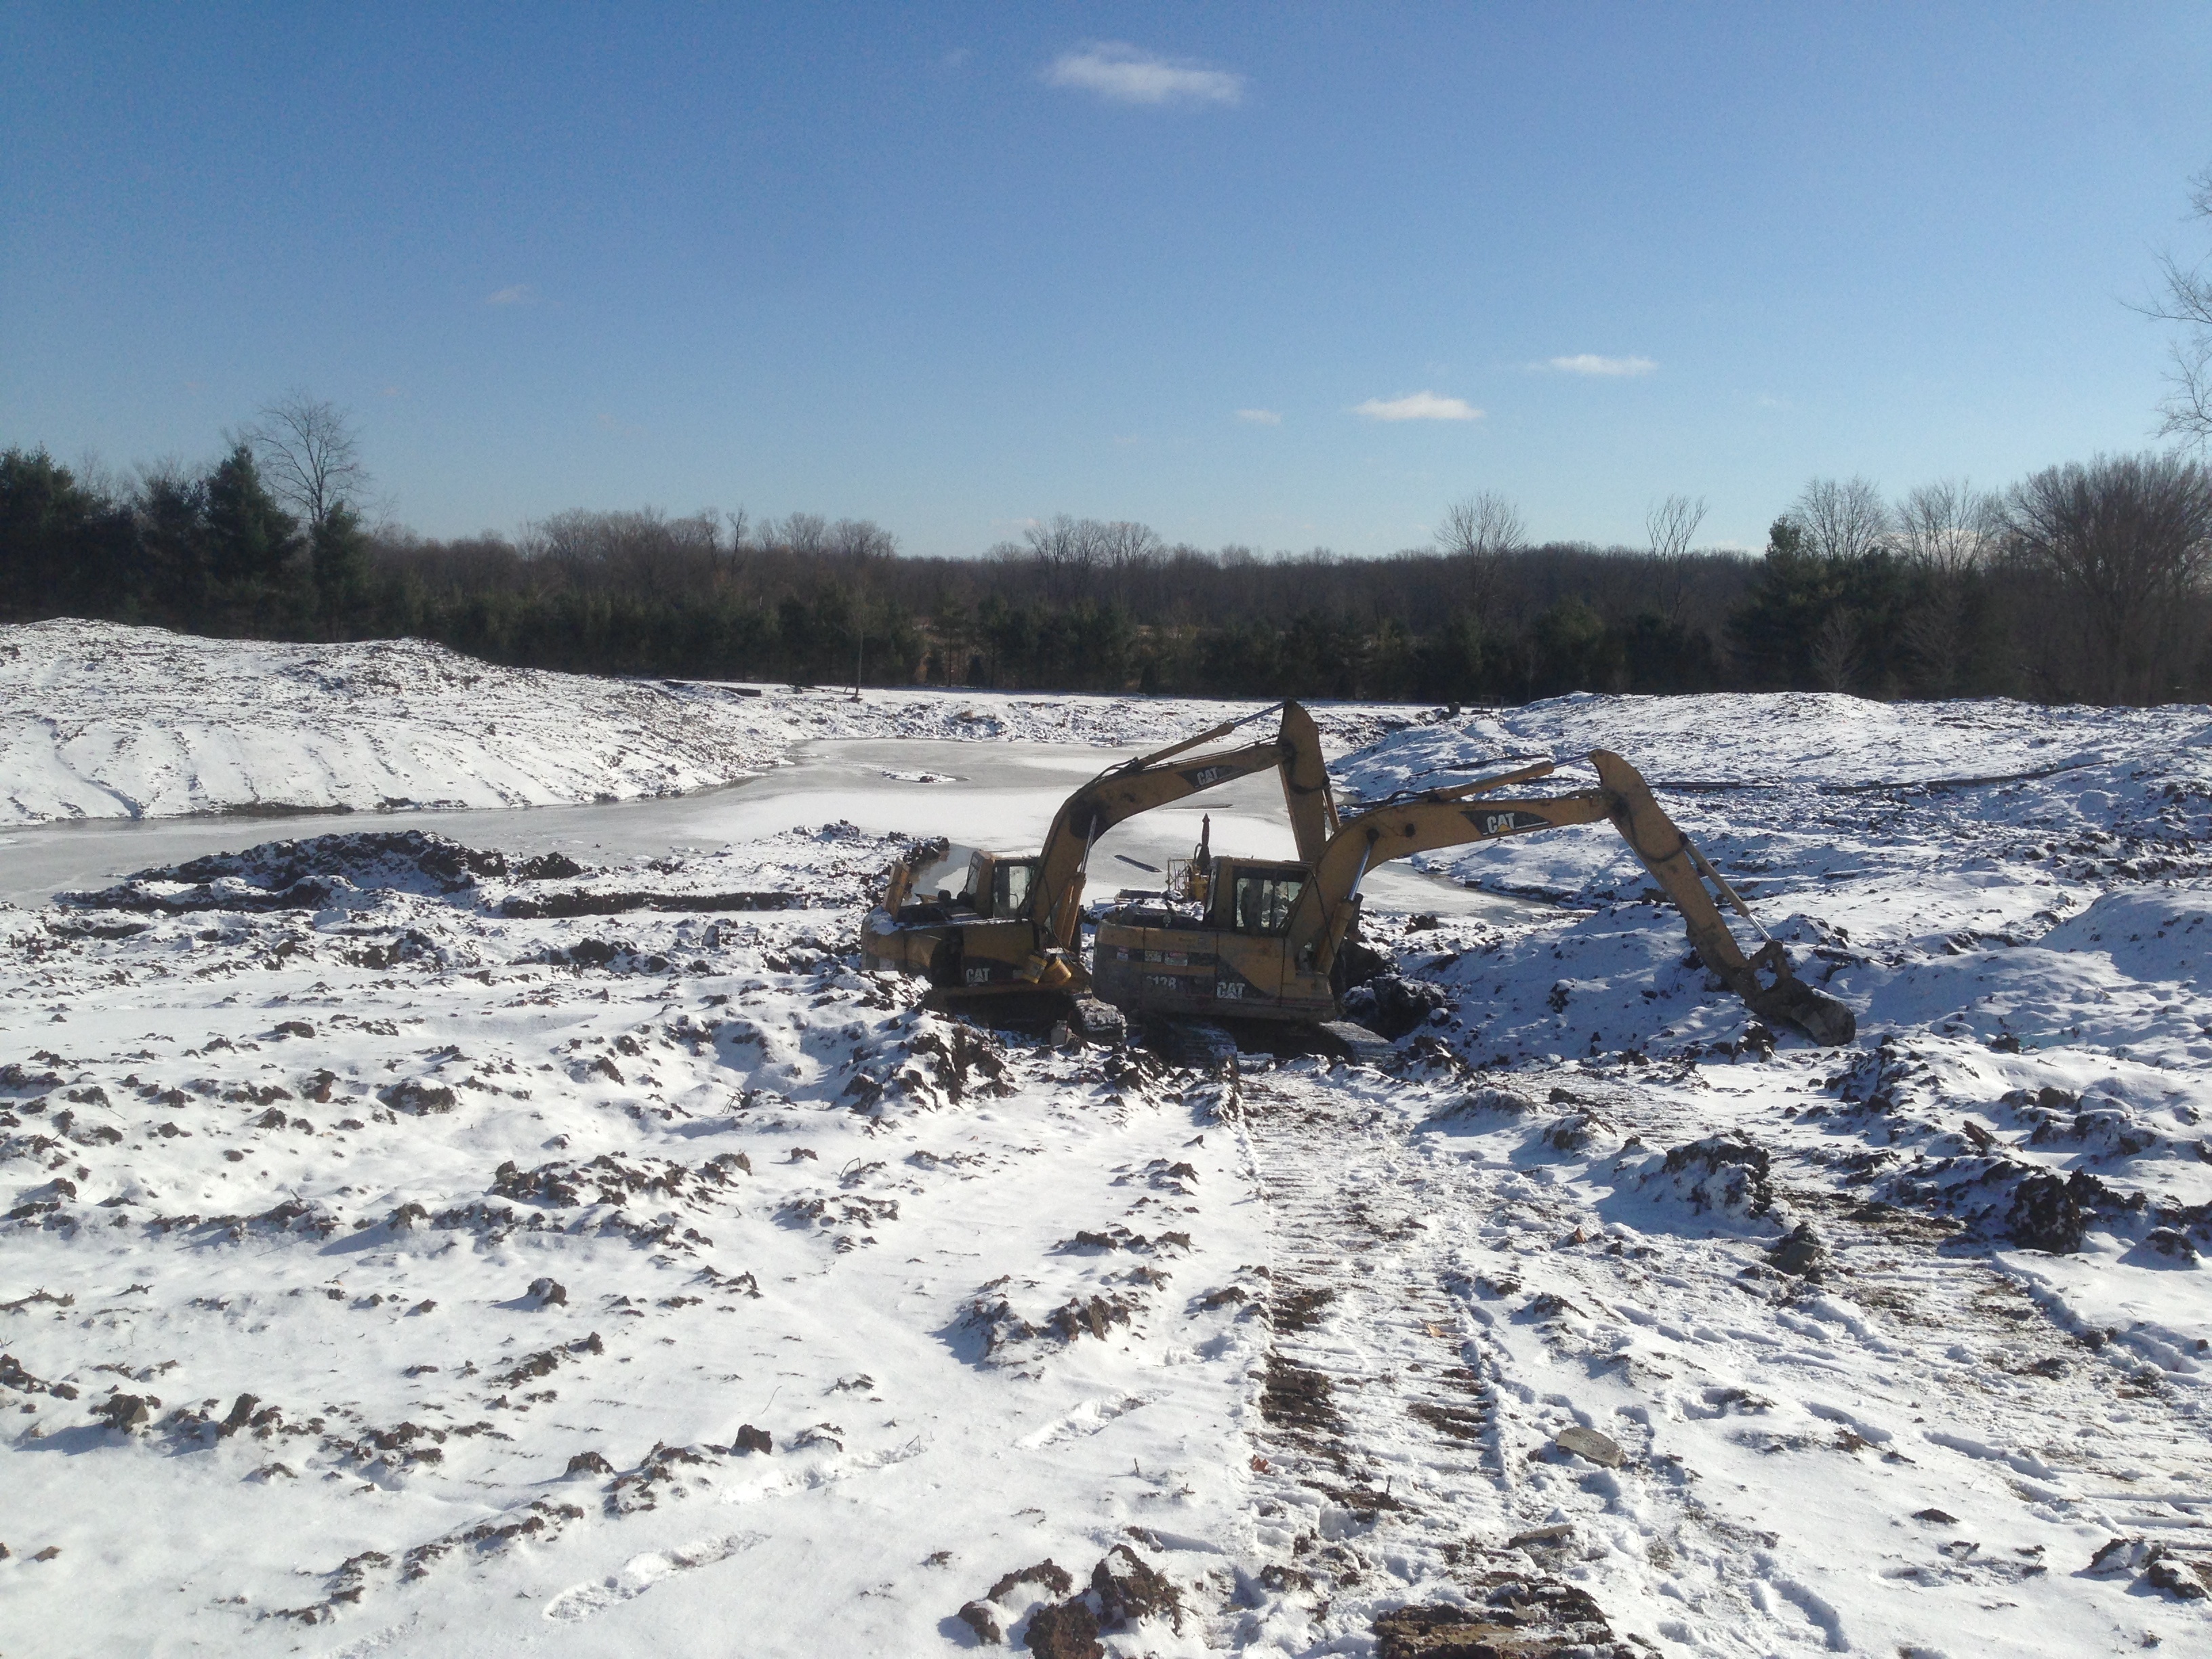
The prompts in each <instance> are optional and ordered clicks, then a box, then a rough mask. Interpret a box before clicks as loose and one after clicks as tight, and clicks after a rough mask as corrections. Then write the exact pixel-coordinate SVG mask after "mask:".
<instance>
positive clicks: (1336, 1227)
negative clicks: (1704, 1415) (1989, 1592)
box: [1223, 1066, 1838, 1655]
mask: <svg viewBox="0 0 2212 1659" xmlns="http://www.w3.org/2000/svg"><path fill="white" fill-rule="evenodd" d="M1423 1092H1425V1091H1424V1090H1423V1088H1422V1086H1421V1085H1417V1084H1416V1085H1408V1084H1404V1083H1401V1082H1399V1081H1397V1080H1395V1079H1384V1078H1382V1077H1380V1076H1379V1075H1377V1074H1376V1073H1369V1072H1363V1071H1358V1070H1356V1069H1354V1068H1351V1067H1340V1068H1336V1069H1334V1071H1333V1072H1331V1073H1318V1072H1316V1070H1315V1069H1313V1068H1311V1067H1310V1066H1291V1067H1286V1068H1283V1069H1281V1070H1279V1071H1276V1072H1273V1073H1268V1074H1267V1075H1265V1076H1264V1077H1262V1078H1255V1079H1248V1080H1247V1081H1246V1083H1245V1084H1244V1086H1243V1096H1244V1099H1245V1103H1246V1109H1247V1112H1248V1114H1249V1116H1248V1121H1247V1125H1246V1128H1245V1133H1246V1134H1247V1136H1248V1138H1249V1143H1250V1145H1251V1147H1252V1149H1253V1154H1254V1158H1255V1164H1256V1166H1257V1168H1258V1170H1259V1172H1260V1176H1261V1182H1262V1183H1263V1186H1264V1189H1265V1191H1266V1193H1267V1198H1268V1200H1269V1201H1270V1203H1271V1206H1273V1210H1274V1212H1275V1219H1276V1230H1277V1237H1279V1240H1280V1241H1281V1249H1280V1253H1279V1255H1278V1256H1277V1258H1276V1261H1274V1263H1273V1267H1272V1270H1271V1271H1272V1273H1273V1304H1274V1312H1275V1322H1276V1337H1275V1342H1274V1346H1273V1357H1272V1358H1271V1363H1270V1367H1269V1370H1268V1372H1267V1376H1266V1377H1265V1378H1264V1380H1263V1383H1262V1389H1261V1398H1262V1407H1263V1414H1264V1415H1265V1416H1267V1418H1268V1419H1270V1420H1269V1423H1268V1425H1267V1428H1266V1429H1264V1430H1263V1431H1262V1432H1261V1437H1260V1440H1259V1443H1258V1446H1257V1449H1256V1455H1257V1456H1258V1457H1260V1458H1261V1460H1263V1461H1264V1462H1265V1465H1266V1468H1264V1469H1263V1470H1261V1478H1260V1479H1259V1480H1257V1481H1256V1482H1255V1492H1256V1502H1255V1523H1256V1524H1255V1538H1256V1540H1257V1541H1258V1543H1259V1546H1260V1552H1259V1553H1260V1554H1261V1557H1263V1558H1264V1559H1260V1560H1258V1561H1256V1562H1255V1563H1254V1564H1253V1565H1250V1566H1249V1568H1248V1569H1247V1570H1246V1594H1245V1600H1246V1601H1248V1602H1253V1603H1256V1604H1257V1605H1256V1606H1255V1607H1254V1608H1253V1610H1252V1611H1250V1612H1248V1613H1244V1614H1243V1616H1242V1617H1241V1618H1239V1619H1237V1620H1235V1622H1234V1623H1233V1625H1232V1626H1231V1628H1230V1629H1228V1630H1226V1631H1225V1632H1223V1634H1224V1635H1225V1636H1226V1637H1227V1638H1229V1639H1230V1640H1231V1641H1232V1642H1233V1643H1234V1644H1236V1645H1237V1646H1240V1647H1261V1646H1274V1647H1280V1648H1283V1649H1285V1650H1289V1651H1293V1652H1302V1651H1314V1650H1320V1649H1321V1648H1322V1647H1324V1646H1328V1647H1333V1646H1334V1644H1336V1643H1338V1642H1341V1641H1344V1640H1346V1639H1351V1640H1353V1641H1355V1642H1356V1641H1357V1639H1358V1638H1360V1637H1362V1636H1364V1635H1366V1634H1367V1633H1368V1632H1370V1630H1371V1628H1372V1626H1373V1621H1374V1620H1375V1619H1376V1616H1377V1615H1379V1614H1382V1613H1387V1612H1389V1610H1391V1609H1393V1608H1395V1607H1400V1606H1404V1605H1408V1604H1420V1603H1425V1602H1439V1601H1441V1602H1460V1603H1465V1602H1467V1601H1469V1600H1470V1592H1471V1591H1475V1590H1478V1589H1480V1587H1481V1586H1482V1585H1483V1584H1484V1583H1486V1581H1488V1580H1493V1579H1494V1578H1495V1577H1498V1576H1499V1575H1504V1576H1509V1577H1518V1578H1521V1579H1523V1580H1526V1581H1530V1582H1540V1581H1544V1580H1550V1581H1554V1582H1557V1581H1565V1583H1568V1584H1571V1585H1573V1586H1576V1587H1577V1588H1578V1589H1582V1590H1583V1591H1585V1592H1587V1593H1589V1594H1590V1595H1593V1596H1594V1597H1595V1600H1596V1601H1597V1603H1598V1604H1599V1605H1600V1606H1601V1607H1603V1609H1604V1610H1605V1612H1606V1613H1607V1614H1609V1615H1612V1622H1613V1629H1614V1632H1616V1634H1620V1635H1626V1634H1628V1633H1630V1632H1643V1631H1649V1630H1651V1629H1653V1628H1655V1627H1656V1628H1658V1629H1660V1630H1661V1631H1662V1633H1667V1634H1672V1635H1674V1637H1675V1639H1677V1640H1693V1641H1699V1642H1701V1643H1703V1644H1704V1646H1705V1650H1706V1651H1711V1652H1717V1653H1729V1654H1735V1653H1741V1654H1746V1655H1749V1654H1761V1653H1770V1652H1773V1651H1776V1650H1778V1647H1779V1648H1785V1649H1786V1648H1787V1647H1790V1646H1793V1645H1795V1646H1799V1647H1802V1646H1804V1645H1805V1644H1806V1643H1807V1641H1808V1639H1809V1640H1811V1641H1812V1642H1813V1643H1814V1645H1816V1646H1824V1647H1825V1646H1833V1645H1834V1644H1835V1642H1836V1640H1837V1639H1838V1638H1836V1636H1835V1634H1834V1631H1835V1622H1836V1621H1835V1615H1834V1613H1833V1609H1832V1608H1825V1604H1823V1607H1824V1615H1825V1622H1823V1621H1822V1620H1823V1615H1822V1614H1814V1613H1809V1612H1808V1613H1800V1612H1799V1611H1798V1609H1797V1607H1789V1608H1788V1609H1787V1611H1786V1612H1785V1611H1784V1610H1783V1609H1778V1608H1772V1607H1771V1606H1770V1605H1762V1601H1763V1598H1760V1597H1759V1596H1757V1595H1756V1594H1755V1592H1754V1591H1753V1589H1751V1588H1750V1587H1749V1586H1748V1585H1731V1584H1728V1583H1723V1581H1722V1578H1721V1576H1720V1574H1719V1573H1718V1572H1717V1571H1712V1570H1710V1569H1702V1570H1701V1569H1700V1568H1699V1567H1698V1566H1697V1565H1695V1564H1694V1563H1693V1561H1692V1553H1691V1552H1682V1551H1677V1550H1675V1549H1673V1548H1670V1547H1668V1546H1666V1545H1665V1544H1663V1543H1662V1542H1661V1541H1662V1539H1663V1538H1665V1537H1667V1536H1668V1535H1674V1534H1680V1533H1681V1532H1683V1531H1684V1530H1685V1529H1686V1528H1691V1527H1692V1525H1693V1524H1694V1517H1693V1516H1692V1511H1691V1510H1690V1508H1689V1506H1687V1505H1686V1504H1685V1503H1684V1501H1683V1498H1682V1493H1681V1491H1680V1487H1681V1484H1682V1483H1681V1476H1680V1472H1679V1470H1677V1469H1671V1468H1668V1467H1666V1466H1665V1465H1663V1464H1658V1465H1654V1464H1651V1463H1649V1462H1645V1461H1644V1459H1642V1458H1641V1457H1639V1456H1638V1455H1635V1453H1634V1452H1633V1450H1632V1451H1631V1455H1630V1460H1629V1462H1628V1464H1627V1465H1626V1467H1625V1468H1621V1469H1620V1470H1617V1471H1616V1470H1609V1469H1603V1468H1597V1467H1596V1466H1595V1465H1592V1464H1589V1463H1586V1462H1580V1461H1578V1460H1577V1459H1576V1458H1574V1457H1573V1456H1572V1455H1570V1454H1568V1453H1565V1452H1564V1451H1560V1450H1559V1449H1556V1448H1555V1447H1554V1446H1553V1440H1552V1436H1553V1433H1554V1432H1555V1431H1556V1429H1557V1428H1559V1427H1565V1426H1567V1425H1569V1424H1577V1423H1578V1424H1579V1425H1581V1426H1583V1427H1585V1428H1588V1427H1592V1426H1595V1420H1594V1418H1593V1416H1592V1414H1591V1413H1589V1412H1586V1411H1577V1410H1575V1409H1574V1408H1573V1407H1571V1404H1570V1402H1569V1399H1568V1396H1567V1395H1564V1394H1561V1393H1559V1392H1558V1391H1557V1390H1556V1389H1555V1390H1553V1391H1551V1392H1550V1393H1548V1394H1547V1393H1544V1392H1542V1391H1540V1390H1539V1389H1536V1388H1534V1387H1533V1386H1531V1385H1530V1384H1529V1383H1526V1382H1524V1381H1522V1379H1521V1377H1520V1376H1518V1374H1517V1371H1518V1367H1517V1364H1516V1358H1515V1356H1514V1354H1513V1353H1512V1352H1510V1349H1509V1348H1508V1347H1507V1346H1505V1345H1504V1344H1502V1343H1501V1342H1499V1341H1498V1340H1497V1339H1496V1337H1495V1335H1494V1334H1493V1333H1492V1331H1491V1330H1490V1329H1489V1328H1486V1326H1485V1324H1484V1323H1483V1322H1482V1320H1481V1317H1480V1316H1478V1315H1477V1314H1476V1313H1475V1312H1474V1291H1472V1289H1471V1288H1470V1284H1469V1279H1468V1273H1467V1270H1466V1268H1465V1267H1464V1266H1463V1265H1462V1263H1461V1262H1460V1261H1459V1260H1458V1256H1459V1254H1460V1250H1459V1245H1460V1241H1461V1238H1462V1229H1463V1226H1464V1224H1465V1220H1466V1218H1470V1217H1480V1216H1484V1215H1487V1214H1490V1213H1492V1212H1496V1211H1498V1210H1499V1209H1501V1208H1504V1207H1505V1206H1507V1205H1508V1204H1509V1203H1510V1202H1511V1201H1512V1200H1511V1198H1510V1196H1509V1195H1508V1194H1506V1193H1505V1192H1504V1191H1502V1190H1501V1188H1502V1187H1503V1185H1504V1183H1506V1182H1510V1181H1512V1180H1514V1179H1516V1176H1515V1174H1514V1172H1513V1171H1511V1170H1510V1169H1504V1168H1486V1167H1480V1166H1475V1167H1468V1166H1466V1165H1464V1164H1456V1163H1455V1162H1452V1161H1448V1160H1444V1159H1439V1158H1437V1157H1435V1156H1433V1155H1431V1154H1429V1153H1427V1152H1424V1151H1423V1150H1422V1149H1421V1148H1419V1146H1415V1145H1413V1141H1412V1138H1411V1136H1410V1134H1409V1128H1410V1127H1412V1126H1413V1125H1414V1124H1415V1123H1417V1122H1418V1115H1411V1116H1409V1115H1408V1114H1407V1113H1406V1112H1405V1111H1404V1110H1402V1109H1393V1105H1394V1104H1396V1105H1399V1106H1402V1103H1403V1101H1404V1099H1405V1097H1407V1096H1409V1095H1419V1094H1421V1093H1423ZM1571 1225H1572V1224H1571V1223H1563V1224H1562V1225H1561V1227H1560V1231H1565V1228H1566V1227H1567V1226H1571ZM1270 1407H1272V1409H1270ZM1255 1468H1258V1465H1256V1464H1255ZM1516 1541H1517V1542H1516ZM1729 1542H1730V1545H1731V1547H1734V1546H1736V1545H1741V1544H1744V1543H1748V1542H1751V1540H1749V1539H1747V1538H1745V1537H1743V1536H1742V1535H1740V1534H1739V1535H1737V1536H1736V1537H1735V1538H1734V1539H1732V1540H1730V1541H1729ZM1655 1559H1663V1560H1665V1561H1666V1563H1667V1565H1668V1569H1670V1571H1668V1572H1667V1573H1666V1574H1665V1576H1664V1578H1665V1582H1666V1583H1671V1584H1674V1585H1675V1586H1676V1588H1675V1589H1674V1597H1675V1598H1676V1600H1675V1601H1674V1603H1673V1607H1674V1609H1675V1610H1677V1611H1680V1612H1681V1613H1687V1611H1688V1609H1687V1605H1686V1603H1685V1602H1683V1601H1681V1600H1680V1598H1681V1597H1683V1596H1684V1595H1688V1596H1690V1597H1691V1598H1692V1599H1694V1600H1696V1601H1700V1602H1702V1603H1705V1604H1707V1605H1711V1604H1712V1603H1713V1602H1715V1601H1719V1602H1720V1603H1721V1604H1722V1607H1721V1611H1722V1613H1723V1617H1724V1619H1725V1620H1726V1624H1725V1626H1720V1625H1718V1624H1717V1622H1714V1623H1709V1622H1706V1617H1707V1616H1706V1615H1701V1616H1700V1618H1699V1620H1698V1621H1697V1622H1696V1623H1695V1624H1693V1623H1692V1622H1691V1621H1690V1620H1688V1619H1686V1618H1683V1617H1670V1616H1669V1605H1670V1604H1669V1602H1668V1600H1667V1599H1666V1593H1665V1592H1664V1591H1663V1590H1662V1589H1660V1587H1659V1585H1658V1583H1654V1582H1652V1581H1653V1580H1654V1578H1655V1573H1654V1570H1653V1569H1652V1568H1651V1567H1650V1565H1649V1564H1650V1561H1651V1560H1655ZM1685 1582H1686V1583H1687V1584H1688V1586H1689V1588H1688V1589H1686V1590H1685V1589H1682V1588H1680V1586H1681V1585H1682V1583H1685ZM1625 1587H1632V1588H1633V1589H1634V1590H1635V1591H1636V1593H1635V1594H1633V1595H1630V1596H1627V1597H1625V1598H1624V1597H1622V1596H1621V1595H1619V1594H1618V1592H1619V1590H1620V1589H1622V1588H1625ZM1781 1588H1782V1587H1781V1586H1780V1585H1778V1586H1777V1589H1778V1590H1780V1589H1781ZM1801 1588H1802V1587H1801ZM1806 1594H1807V1595H1810V1594H1811V1593H1810V1592H1806ZM1474 1599H1476V1600H1478V1601H1479V1599H1480V1598H1479V1596H1477V1597H1474ZM1817 1599H1818V1598H1817V1597H1814V1600H1817ZM1808 1619H1810V1620H1812V1621H1813V1622H1812V1623H1811V1624H1810V1625H1809V1626H1808V1623H1807V1622H1806V1620H1808ZM1522 1633H1523V1635H1524V1636H1525V1637H1527V1638H1531V1639H1532V1641H1533V1642H1534V1644H1533V1645H1530V1646H1529V1647H1528V1648H1527V1649H1526V1651H1528V1653H1530V1654H1538V1653H1543V1652H1549V1651H1555V1650H1558V1651H1568V1650H1574V1651H1602V1649H1597V1650H1592V1649H1589V1648H1587V1647H1578V1646H1577V1643H1578V1642H1580V1641H1582V1640H1583V1639H1584V1638H1587V1637H1588V1636H1589V1635H1590V1634H1591V1632H1589V1630H1587V1629H1583V1630H1580V1631H1575V1630H1570V1629H1565V1628H1561V1629H1559V1630H1556V1631H1554V1632H1552V1638H1553V1639H1552V1640H1551V1641H1549V1642H1546V1641H1544V1640H1543V1639H1542V1638H1543V1636H1544V1634H1545V1633H1544V1632H1542V1631H1541V1629H1524V1631H1523V1632H1522ZM1638 1639H1640V1640H1643V1641H1644V1644H1645V1645H1649V1638H1638ZM1620 1651H1622V1652H1628V1651H1632V1650H1631V1649H1628V1648H1622V1649H1620Z"/></svg>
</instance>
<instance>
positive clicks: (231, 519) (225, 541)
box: [206, 443, 300, 589]
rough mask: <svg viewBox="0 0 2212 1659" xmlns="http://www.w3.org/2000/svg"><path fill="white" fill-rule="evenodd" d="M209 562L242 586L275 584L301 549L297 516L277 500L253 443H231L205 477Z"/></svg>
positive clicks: (220, 577)
mask: <svg viewBox="0 0 2212 1659" xmlns="http://www.w3.org/2000/svg"><path fill="white" fill-rule="evenodd" d="M206 495H207V546H208V563H209V568H210V573H211V574H213V575H214V576H215V578H216V580H218V581H221V582H225V583H228V584H230V585H232V586H234V587H237V588H242V589H253V588H262V589H269V588H274V587H276V586H278V585H279V584H280V583H281V581H282V580H283V576H284V573H285V566H286V565H287V564H289V562H291V558H292V556H293V555H294V554H295V553H296V552H297V551H298V550H299V545H300V521H299V520H297V519H295V518H294V517H293V516H292V515H291V514H290V513H287V512H285V511H284V509H283V507H279V506H277V505H276V497H274V496H273V495H270V493H269V488H268V486H267V485H266V484H265V483H263V482H262V478H261V469H260V467H259V466H258V465H256V464H255V462H254V459H253V450H252V447H251V446H249V445H246V444H244V443H240V444H237V445H234V447H232V449H231V452H230V453H229V454H228V455H226V456H224V457H223V459H222V462H221V464H220V465H217V466H216V470H215V471H212V472H210V474H208V477H207V484H206Z"/></svg>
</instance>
